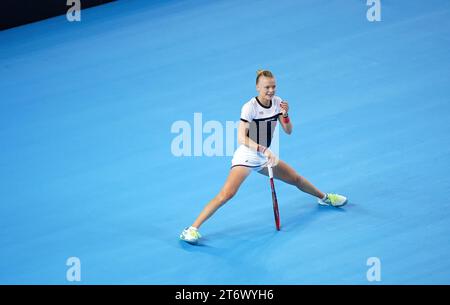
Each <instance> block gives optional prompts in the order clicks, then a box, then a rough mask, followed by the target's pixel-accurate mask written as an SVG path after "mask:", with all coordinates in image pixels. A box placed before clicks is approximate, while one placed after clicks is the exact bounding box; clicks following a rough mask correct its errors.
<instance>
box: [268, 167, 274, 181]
mask: <svg viewBox="0 0 450 305" xmlns="http://www.w3.org/2000/svg"><path fill="white" fill-rule="evenodd" d="M267 170H268V171H269V178H271V179H272V178H273V170H272V166H268V167H267Z"/></svg>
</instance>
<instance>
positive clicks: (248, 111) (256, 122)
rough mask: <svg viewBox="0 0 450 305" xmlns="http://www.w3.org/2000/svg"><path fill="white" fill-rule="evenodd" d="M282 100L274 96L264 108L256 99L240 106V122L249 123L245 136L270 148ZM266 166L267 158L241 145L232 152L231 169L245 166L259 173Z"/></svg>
mask: <svg viewBox="0 0 450 305" xmlns="http://www.w3.org/2000/svg"><path fill="white" fill-rule="evenodd" d="M281 101H282V99H281V98H280V97H278V96H274V97H273V98H272V100H271V102H270V105H269V106H267V107H266V106H264V105H262V104H261V102H260V101H259V100H258V98H257V97H254V98H252V99H251V100H250V101H248V102H247V103H245V104H244V106H242V111H241V121H244V122H248V123H250V127H249V131H248V134H247V136H248V137H249V138H250V139H252V140H253V141H255V142H256V143H258V144H260V145H262V146H265V147H270V144H271V142H272V137H273V133H274V131H275V128H276V126H277V120H278V116H279V115H280V114H281V111H280V110H281V107H280V104H281ZM266 165H267V157H266V156H264V155H263V154H262V153H260V152H257V151H254V150H252V149H250V148H248V147H247V146H245V145H243V144H241V145H240V146H239V147H238V148H237V149H236V151H235V152H234V155H233V159H232V160H231V167H235V166H246V167H250V168H252V169H253V170H256V171H259V170H261V169H263V168H264V167H265V166H266Z"/></svg>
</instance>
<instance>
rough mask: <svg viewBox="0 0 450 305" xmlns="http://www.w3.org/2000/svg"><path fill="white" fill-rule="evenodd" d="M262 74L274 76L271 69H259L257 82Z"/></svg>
mask: <svg viewBox="0 0 450 305" xmlns="http://www.w3.org/2000/svg"><path fill="white" fill-rule="evenodd" d="M261 76H265V77H270V78H273V74H272V72H270V71H269V70H258V71H256V84H258V82H259V78H260V77H261Z"/></svg>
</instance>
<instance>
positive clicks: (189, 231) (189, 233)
mask: <svg viewBox="0 0 450 305" xmlns="http://www.w3.org/2000/svg"><path fill="white" fill-rule="evenodd" d="M201 237H202V236H201V235H200V232H199V231H198V230H197V229H196V228H194V227H189V228H186V229H184V230H183V232H181V235H180V239H181V240H183V241H185V242H188V243H190V244H196V243H197V242H198V240H199V239H200V238H201Z"/></svg>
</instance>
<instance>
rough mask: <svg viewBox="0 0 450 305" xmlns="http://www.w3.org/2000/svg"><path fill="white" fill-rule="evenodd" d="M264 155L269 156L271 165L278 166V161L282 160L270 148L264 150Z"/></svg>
mask: <svg viewBox="0 0 450 305" xmlns="http://www.w3.org/2000/svg"><path fill="white" fill-rule="evenodd" d="M264 156H266V157H267V161H268V165H269V166H271V167H274V166H277V164H278V162H279V161H280V160H279V159H278V157H277V156H276V155H275V154H274V153H273V152H272V151H271V150H270V149H268V148H267V149H266V151H265V152H264Z"/></svg>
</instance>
